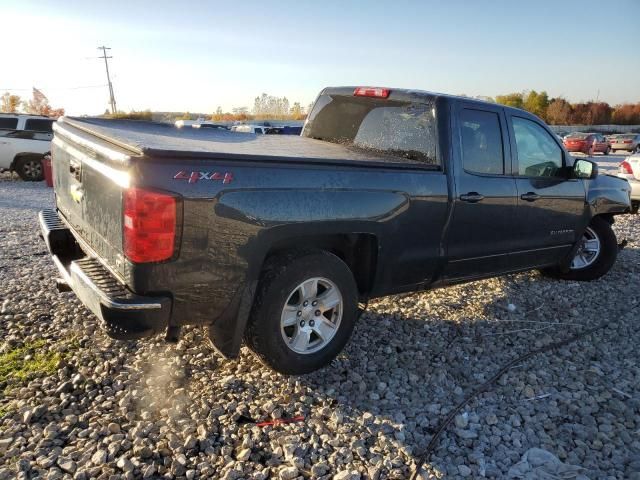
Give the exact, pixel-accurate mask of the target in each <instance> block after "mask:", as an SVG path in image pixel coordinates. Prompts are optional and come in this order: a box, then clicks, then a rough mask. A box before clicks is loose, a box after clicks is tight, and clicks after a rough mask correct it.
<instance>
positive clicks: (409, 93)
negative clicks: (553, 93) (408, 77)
mask: <svg viewBox="0 0 640 480" xmlns="http://www.w3.org/2000/svg"><path fill="white" fill-rule="evenodd" d="M356 88H359V87H357V86H343V87H326V88H324V89H323V90H322V91H321V92H320V95H344V96H353V94H354V91H355V89H356ZM360 88H361V87H360ZM367 88H380V87H367ZM383 88H388V89H389V97H388V98H389V99H391V100H400V101H423V100H431V101H433V100H435V99H438V98H442V99H445V100H449V101H463V102H466V103H475V104H477V105H478V106H486V105H491V106H494V107H500V108H502V109H504V110H505V111H509V112H512V113H517V114H518V115H519V116H524V117H531V118H536V119H538V120H540V119H539V118H538V117H536V116H535V115H533V114H532V113H530V112H527V111H526V110H523V109H521V108H515V107H509V106H507V105H502V104H500V103H495V102H489V101H487V100H482V99H478V98H472V97H465V96H462V95H451V94H448V93H440V92H431V91H428V90H418V89H408V88H393V87H383Z"/></svg>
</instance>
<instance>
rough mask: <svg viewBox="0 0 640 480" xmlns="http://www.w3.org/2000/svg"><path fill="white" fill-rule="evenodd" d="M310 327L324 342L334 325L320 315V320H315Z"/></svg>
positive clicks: (331, 332)
mask: <svg viewBox="0 0 640 480" xmlns="http://www.w3.org/2000/svg"><path fill="white" fill-rule="evenodd" d="M312 328H313V331H314V332H316V333H317V334H318V336H319V337H320V338H321V339H322V341H323V342H326V341H327V340H328V339H330V338H331V337H332V336H333V334H334V332H335V329H336V326H335V325H334V324H333V323H331V322H330V321H329V320H327V319H326V318H324V317H322V318H321V319H320V320H317V321H316V323H315V325H314V326H313V327H312Z"/></svg>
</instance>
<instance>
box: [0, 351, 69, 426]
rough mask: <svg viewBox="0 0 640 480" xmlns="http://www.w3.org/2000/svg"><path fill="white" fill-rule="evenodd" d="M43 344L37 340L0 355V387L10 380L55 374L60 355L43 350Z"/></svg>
mask: <svg viewBox="0 0 640 480" xmlns="http://www.w3.org/2000/svg"><path fill="white" fill-rule="evenodd" d="M45 344H46V342H45V341H44V340H37V341H35V342H33V343H28V344H25V345H23V346H22V347H18V348H14V349H12V350H9V351H8V352H6V353H3V354H0V387H2V386H3V385H6V384H7V383H8V382H10V381H11V380H20V381H22V380H26V379H27V378H29V377H32V376H35V375H38V374H45V375H51V374H52V373H55V372H56V370H57V369H58V363H59V362H60V360H61V359H62V355H61V354H60V353H57V352H48V351H46V350H43V347H44V345H45ZM0 416H1V415H0Z"/></svg>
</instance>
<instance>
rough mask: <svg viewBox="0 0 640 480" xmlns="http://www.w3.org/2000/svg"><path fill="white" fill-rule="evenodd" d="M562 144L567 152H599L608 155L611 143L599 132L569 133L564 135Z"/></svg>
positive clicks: (587, 153) (589, 153) (588, 153)
mask: <svg viewBox="0 0 640 480" xmlns="http://www.w3.org/2000/svg"><path fill="white" fill-rule="evenodd" d="M564 146H565V148H566V149H567V150H568V151H569V152H582V153H584V154H585V155H592V154H594V153H597V152H600V153H604V154H605V155H609V152H610V151H611V145H609V142H607V139H606V138H604V137H603V136H602V135H600V134H599V133H570V134H569V135H567V136H566V137H564Z"/></svg>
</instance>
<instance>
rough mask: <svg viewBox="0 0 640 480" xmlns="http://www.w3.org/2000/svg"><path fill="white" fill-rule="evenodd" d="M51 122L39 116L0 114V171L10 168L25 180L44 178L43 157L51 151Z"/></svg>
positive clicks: (51, 120)
mask: <svg viewBox="0 0 640 480" xmlns="http://www.w3.org/2000/svg"><path fill="white" fill-rule="evenodd" d="M54 121H55V120H54V119H53V118H49V117H43V116H40V115H25V114H20V113H0V171H4V170H13V171H15V172H17V173H18V175H20V178H22V179H23V180H25V181H31V182H38V181H40V180H43V179H44V169H43V167H42V157H43V156H44V154H45V153H47V152H48V151H49V150H51V139H52V138H53V132H52V124H53V122H54Z"/></svg>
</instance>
